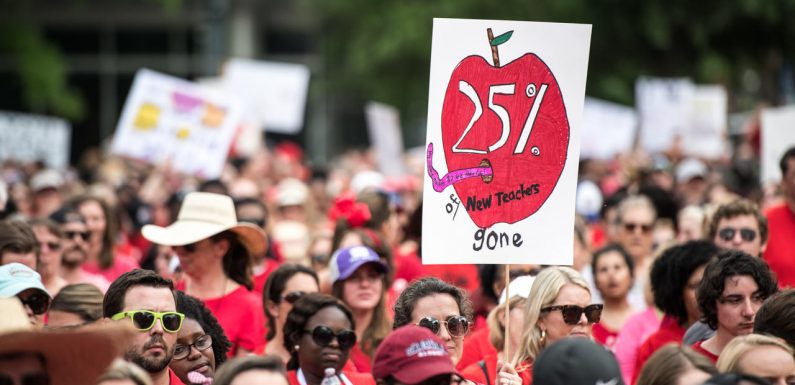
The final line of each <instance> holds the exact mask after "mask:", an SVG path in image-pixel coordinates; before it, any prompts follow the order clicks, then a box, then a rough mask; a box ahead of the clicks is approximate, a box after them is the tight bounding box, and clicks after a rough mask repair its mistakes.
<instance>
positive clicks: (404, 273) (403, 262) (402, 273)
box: [392, 248, 426, 283]
mask: <svg viewBox="0 0 795 385" xmlns="http://www.w3.org/2000/svg"><path fill="white" fill-rule="evenodd" d="M392 254H393V255H394V256H395V258H394V259H395V280H398V279H403V280H405V281H406V283H411V282H412V281H414V280H415V279H417V278H421V277H424V276H425V275H426V273H425V266H423V265H422V261H420V257H419V256H418V255H417V253H415V252H414V253H402V252H401V251H400V248H395V249H394V251H393V252H392Z"/></svg>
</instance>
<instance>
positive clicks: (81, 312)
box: [50, 283, 102, 323]
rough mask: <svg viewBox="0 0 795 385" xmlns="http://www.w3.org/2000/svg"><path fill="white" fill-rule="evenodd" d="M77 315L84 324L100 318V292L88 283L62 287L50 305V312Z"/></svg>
mask: <svg viewBox="0 0 795 385" xmlns="http://www.w3.org/2000/svg"><path fill="white" fill-rule="evenodd" d="M53 310H56V311H62V312H65V313H72V314H77V316H78V317H80V319H81V320H83V322H85V323H90V322H94V321H97V320H99V319H100V318H102V292H101V291H100V290H99V289H97V287H96V286H94V285H92V284H90V283H76V284H73V285H66V286H64V287H63V288H62V289H61V291H59V292H58V294H56V295H55V298H53V299H52V304H50V311H53Z"/></svg>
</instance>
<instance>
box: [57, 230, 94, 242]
mask: <svg viewBox="0 0 795 385" xmlns="http://www.w3.org/2000/svg"><path fill="white" fill-rule="evenodd" d="M63 235H64V236H65V237H66V238H69V239H74V238H75V237H80V239H82V240H84V241H87V240H88V238H89V237H91V233H89V232H88V231H64V232H63Z"/></svg>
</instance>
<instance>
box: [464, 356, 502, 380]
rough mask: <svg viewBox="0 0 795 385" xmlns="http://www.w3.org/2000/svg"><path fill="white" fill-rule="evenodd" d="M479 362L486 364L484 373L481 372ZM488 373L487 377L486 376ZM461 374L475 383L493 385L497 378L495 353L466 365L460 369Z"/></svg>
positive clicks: (481, 368)
mask: <svg viewBox="0 0 795 385" xmlns="http://www.w3.org/2000/svg"><path fill="white" fill-rule="evenodd" d="M481 362H482V363H483V365H485V366H486V373H484V372H483V367H482V366H480V364H481ZM487 374H488V377H487V376H486V375H487ZM461 375H462V376H463V377H464V378H466V379H467V380H469V381H472V382H474V383H477V384H486V385H495V384H494V380H495V379H496V378H497V353H492V354H488V355H486V356H485V357H483V359H482V360H480V361H477V362H474V363H472V364H470V365H468V366H467V367H466V368H464V370H462V371H461Z"/></svg>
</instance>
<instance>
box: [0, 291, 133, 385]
mask: <svg viewBox="0 0 795 385" xmlns="http://www.w3.org/2000/svg"><path fill="white" fill-rule="evenodd" d="M0 314H2V315H3V316H2V317H0V341H2V343H0V356H3V355H7V354H14V353H33V354H41V355H42V356H43V358H44V362H43V363H44V367H45V370H46V371H47V374H48V375H49V376H50V383H51V384H52V385H74V384H93V383H94V382H95V381H96V379H97V378H98V377H99V376H100V375H101V374H102V373H104V372H105V370H106V369H107V368H108V366H109V365H110V364H111V363H112V362H113V360H114V359H115V358H116V357H118V356H119V355H121V354H122V353H123V352H124V350H125V349H126V348H127V346H128V345H129V344H130V341H131V340H132V338H133V336H134V335H135V331H134V330H133V329H132V327H131V326H129V325H127V324H119V323H114V324H110V325H91V326H86V327H83V328H80V329H77V330H75V329H70V330H53V329H46V330H32V329H31V326H30V323H29V322H28V317H27V315H26V314H25V310H23V308H22V304H21V303H20V302H19V300H18V299H17V298H3V299H0Z"/></svg>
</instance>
